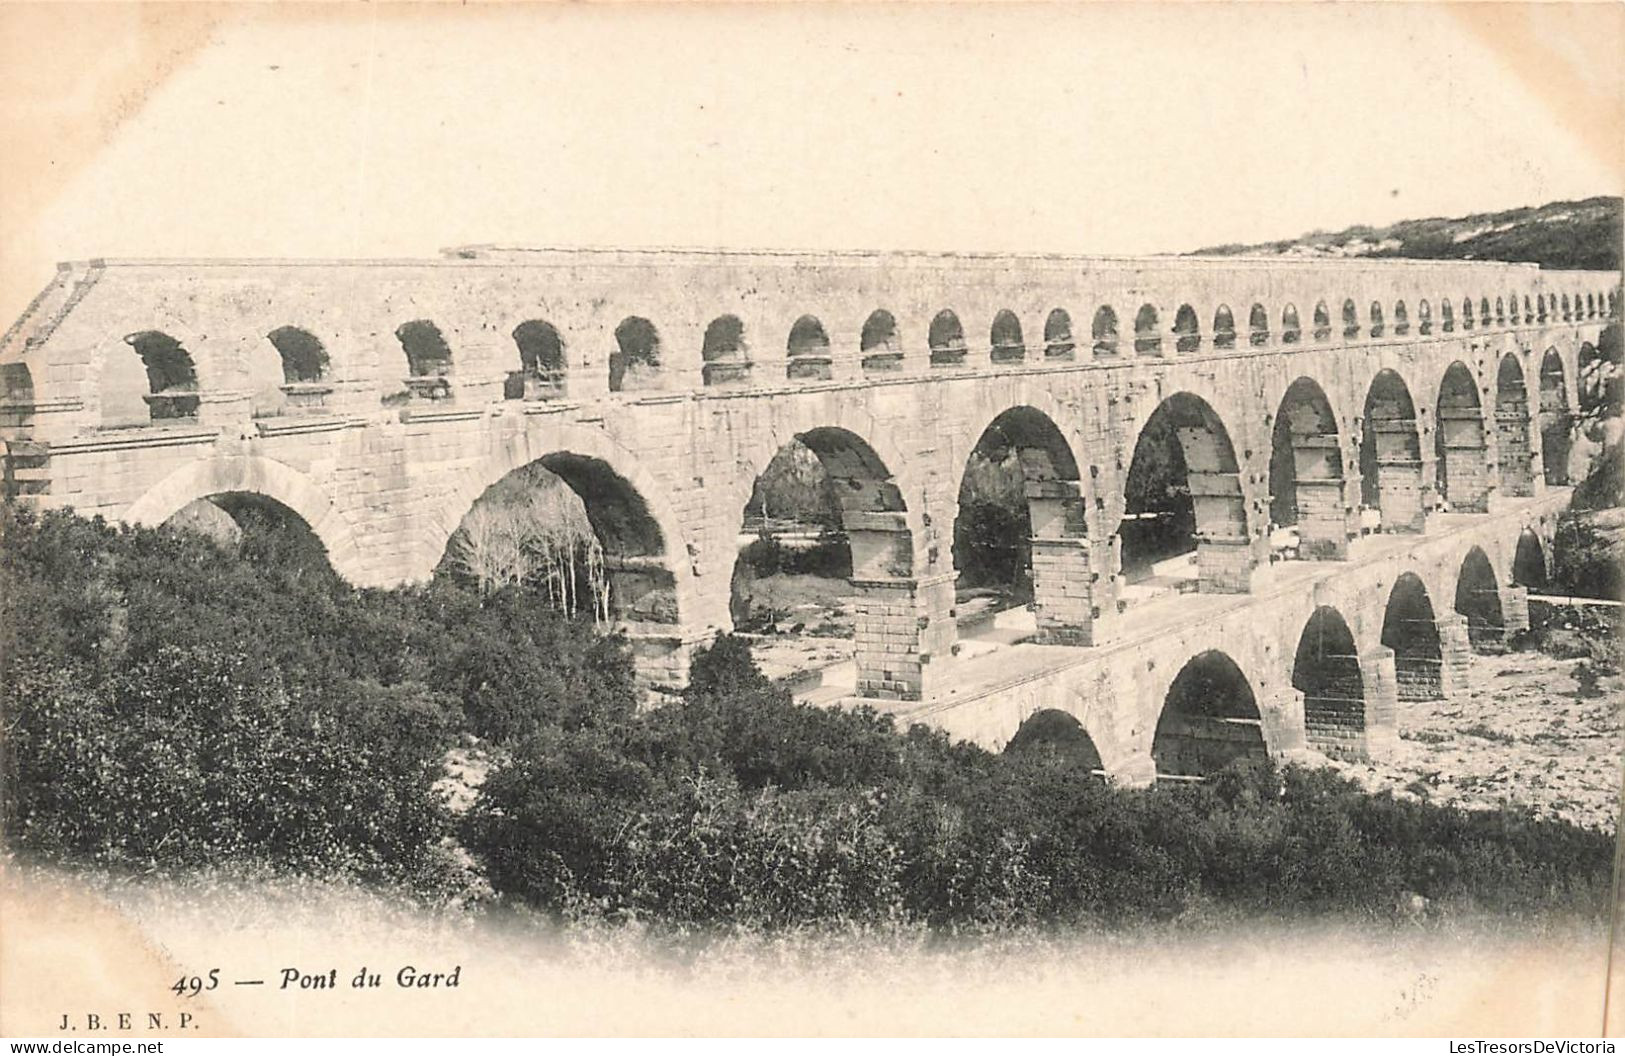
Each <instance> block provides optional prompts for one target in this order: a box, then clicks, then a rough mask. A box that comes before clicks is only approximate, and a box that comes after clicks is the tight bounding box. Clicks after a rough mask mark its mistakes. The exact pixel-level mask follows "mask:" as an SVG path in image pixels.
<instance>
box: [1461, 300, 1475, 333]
mask: <svg viewBox="0 0 1625 1056" xmlns="http://www.w3.org/2000/svg"><path fill="white" fill-rule="evenodd" d="M1475 325H1476V324H1475V323H1474V321H1473V299H1472V298H1471V297H1463V298H1462V299H1461V328H1462V329H1463V330H1471V329H1472V328H1473V327H1474V326H1475Z"/></svg>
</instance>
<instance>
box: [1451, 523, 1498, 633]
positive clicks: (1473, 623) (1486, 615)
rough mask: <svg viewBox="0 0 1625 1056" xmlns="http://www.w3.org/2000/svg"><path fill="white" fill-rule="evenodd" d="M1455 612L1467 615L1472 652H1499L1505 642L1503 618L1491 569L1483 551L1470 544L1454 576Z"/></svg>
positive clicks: (1493, 572)
mask: <svg viewBox="0 0 1625 1056" xmlns="http://www.w3.org/2000/svg"><path fill="white" fill-rule="evenodd" d="M1456 611H1457V612H1458V613H1460V614H1461V615H1462V616H1465V617H1466V618H1467V640H1468V641H1469V642H1470V643H1472V647H1473V652H1475V653H1499V652H1502V651H1504V649H1505V645H1506V636H1505V626H1506V621H1505V618H1504V617H1503V616H1502V614H1501V591H1500V589H1499V588H1498V587H1497V585H1496V581H1495V569H1494V568H1493V567H1492V566H1491V565H1490V559H1489V558H1488V557H1486V556H1485V555H1484V551H1482V550H1480V549H1479V548H1478V547H1476V546H1475V547H1473V548H1472V549H1471V550H1469V551H1467V557H1466V558H1465V559H1464V560H1463V561H1462V563H1461V573H1460V575H1458V576H1457V577H1456Z"/></svg>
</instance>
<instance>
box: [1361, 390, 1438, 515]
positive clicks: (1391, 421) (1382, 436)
mask: <svg viewBox="0 0 1625 1056" xmlns="http://www.w3.org/2000/svg"><path fill="white" fill-rule="evenodd" d="M1363 417H1364V420H1365V429H1364V431H1363V432H1362V433H1361V434H1360V502H1361V503H1362V504H1363V505H1364V506H1365V507H1366V508H1367V509H1374V510H1376V511H1377V512H1378V527H1379V528H1380V529H1381V530H1382V531H1385V532H1420V531H1421V530H1422V529H1423V527H1424V526H1425V521H1424V517H1425V510H1426V509H1427V507H1428V505H1429V503H1428V501H1427V496H1426V490H1427V489H1425V488H1424V487H1423V479H1422V443H1421V435H1420V433H1419V432H1418V429H1417V424H1416V407H1415V405H1414V404H1413V403H1412V402H1411V393H1410V390H1409V389H1408V388H1407V387H1406V385H1405V382H1404V380H1403V379H1402V378H1400V376H1399V375H1398V374H1396V373H1394V372H1393V371H1391V370H1383V371H1380V372H1378V374H1377V376H1376V377H1375V378H1373V379H1372V381H1371V388H1370V389H1368V390H1366V397H1365V413H1364V416H1363Z"/></svg>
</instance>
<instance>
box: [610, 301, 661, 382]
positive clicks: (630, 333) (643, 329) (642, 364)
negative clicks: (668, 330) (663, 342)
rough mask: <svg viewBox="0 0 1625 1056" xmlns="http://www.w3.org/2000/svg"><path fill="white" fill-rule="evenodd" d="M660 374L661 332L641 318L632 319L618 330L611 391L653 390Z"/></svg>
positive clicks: (616, 329)
mask: <svg viewBox="0 0 1625 1056" xmlns="http://www.w3.org/2000/svg"><path fill="white" fill-rule="evenodd" d="M659 371H660V331H659V330H657V329H656V328H655V324H653V323H651V322H650V321H649V320H647V319H645V318H644V317H643V316H641V315H629V316H627V317H626V318H625V319H622V320H621V321H620V322H619V323H617V324H616V326H615V351H614V352H612V353H610V356H609V391H610V392H623V391H635V390H638V389H646V388H651V387H653V385H654V382H655V379H656V378H657V377H658V375H659Z"/></svg>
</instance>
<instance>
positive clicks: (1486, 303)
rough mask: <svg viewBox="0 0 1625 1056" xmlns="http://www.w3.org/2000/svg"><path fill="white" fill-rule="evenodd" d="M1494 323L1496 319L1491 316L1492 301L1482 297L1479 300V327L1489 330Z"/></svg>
mask: <svg viewBox="0 0 1625 1056" xmlns="http://www.w3.org/2000/svg"><path fill="white" fill-rule="evenodd" d="M1494 321H1495V317H1494V316H1492V315H1491V314H1490V299H1489V298H1488V297H1480V298H1479V299H1478V325H1479V326H1481V327H1483V328H1485V329H1486V330H1487V329H1489V327H1490V326H1491V325H1492V324H1493V323H1494Z"/></svg>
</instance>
